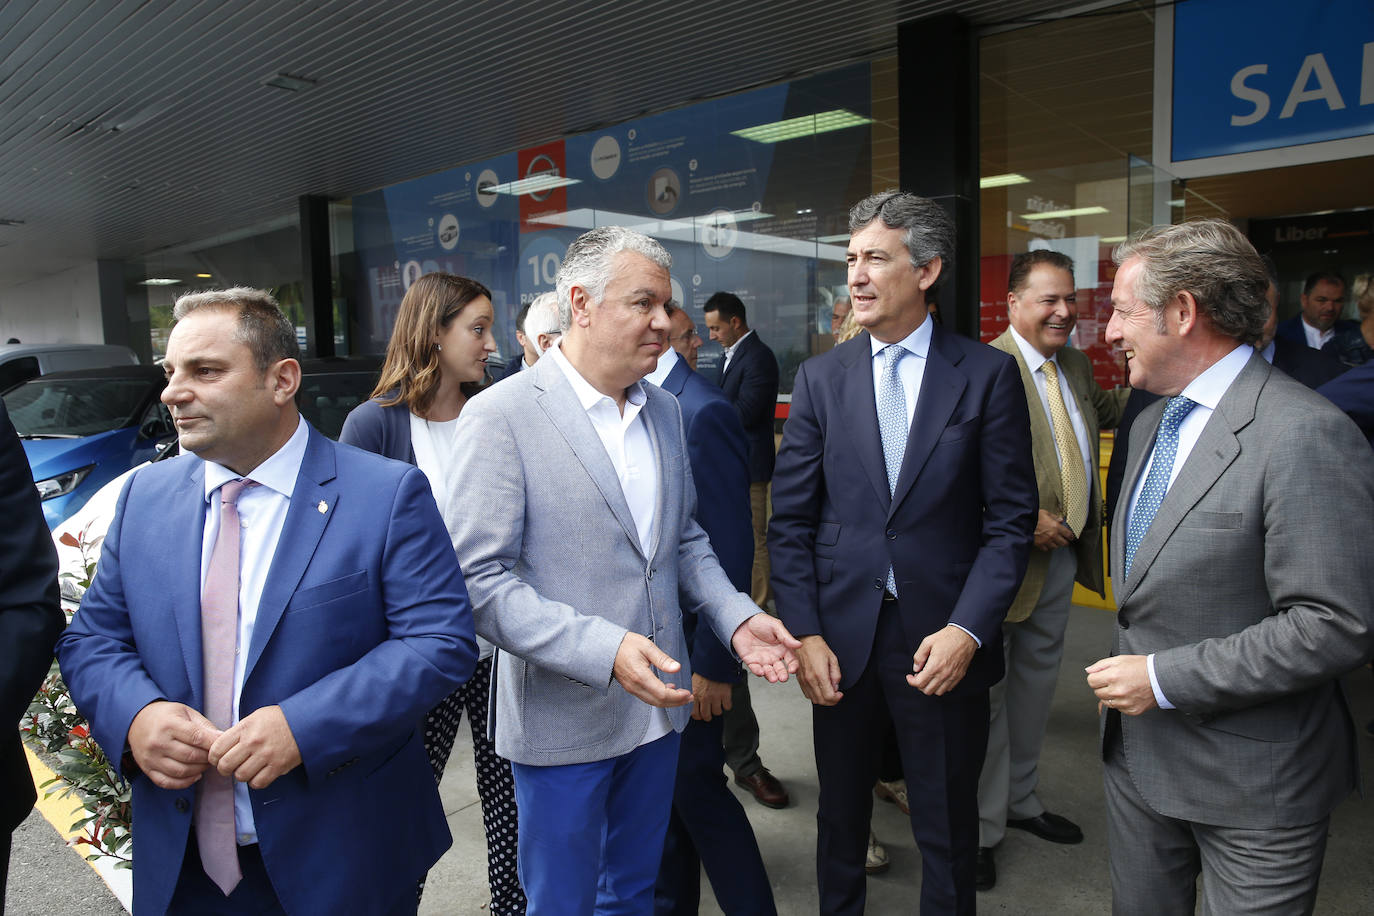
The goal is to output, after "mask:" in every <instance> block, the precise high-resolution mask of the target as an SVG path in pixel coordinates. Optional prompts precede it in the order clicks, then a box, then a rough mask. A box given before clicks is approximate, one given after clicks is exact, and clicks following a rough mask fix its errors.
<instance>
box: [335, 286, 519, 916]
mask: <svg viewBox="0 0 1374 916" xmlns="http://www.w3.org/2000/svg"><path fill="white" fill-rule="evenodd" d="M494 320H495V314H494V312H493V310H492V305H491V292H490V290H488V289H487V288H486V287H485V286H483V285H482V284H481V283H478V282H477V281H476V280H470V279H468V278H466V277H458V276H454V275H453V274H446V273H429V274H425V275H423V276H421V277H419V278H418V279H416V280H415V281H414V282H413V283H412V284H411V285H410V289H408V290H407V291H406V294H405V297H404V298H402V300H401V308H400V311H399V313H398V314H397V316H396V324H395V326H394V327H393V328H392V331H391V341H390V343H389V344H388V345H387V350H386V361H385V363H384V364H383V366H382V374H381V378H380V379H379V380H378V382H377V388H376V390H375V391H373V393H372V397H371V399H370V400H368V401H365V402H363V403H362V404H360V405H358V406H357V407H356V408H354V409H353V411H352V412H350V413H349V415H348V419H346V420H345V421H344V426H343V432H342V434H340V436H339V441H340V442H346V443H348V444H350V445H356V446H358V447H359V448H364V449H367V450H368V451H371V452H376V453H377V454H379V455H385V456H387V457H388V458H395V459H397V460H399V461H406V462H409V463H410V464H413V465H416V466H417V467H419V468H420V470H422V471H424V472H425V476H427V477H428V478H429V484H430V488H431V489H432V490H433V491H434V498H435V501H436V502H437V503H438V505H439V507H440V508H441V509H442V508H443V507H444V506H446V505H448V502H449V501H448V498H447V497H448V492H449V489H450V488H451V487H454V486H460V485H461V481H455V480H453V479H452V477H451V476H450V474H449V467H450V459H451V455H452V453H453V431H454V427H455V426H456V425H457V422H458V414H459V413H460V412H461V411H462V409H463V405H464V404H466V403H467V401H468V398H470V397H472V396H473V395H474V394H476V393H477V392H478V391H480V390H481V387H482V383H483V382H484V381H485V379H486V370H487V359H488V358H489V357H490V356H491V354H492V353H494V352H496V338H495V336H494V335H493V333H492V324H493V323H494ZM415 573H416V575H423V574H424V570H419V569H417V570H416V571H415ZM478 642H479V644H480V647H481V650H482V651H481V659H480V661H479V662H478V664H477V670H476V672H475V673H474V674H473V676H472V679H471V680H469V681H468V682H467V683H466V684H464V685H463V686H462V687H460V688H459V689H458V690H457V691H456V692H454V693H453V694H452V695H451V696H449V697H447V698H445V699H444V700H443V701H442V702H441V703H440V704H439V705H438V706H436V707H434V709H432V710H430V712H429V715H427V716H426V717H425V734H424V742H425V751H426V752H427V753H428V754H429V762H430V765H431V766H432V767H433V768H434V779H435V781H436V782H437V781H439V780H440V779H441V778H442V777H443V775H444V766H445V764H447V763H448V758H449V754H450V752H451V751H452V750H453V740H454V738H455V737H456V736H457V734H458V725H459V722H460V721H461V719H462V714H463V710H464V708H466V709H467V713H468V722H469V724H470V726H471V728H472V744H473V755H474V760H475V763H476V768H477V793H478V796H479V797H480V798H481V801H482V822H483V825H484V826H485V828H486V834H487V879H488V882H489V883H490V886H491V913H492V914H493V916H511V914H523V913H524V912H525V893H524V891H523V890H522V889H521V887H520V880H519V878H518V877H517V876H516V855H515V853H516V845H517V835H516V810H515V783H514V782H513V781H512V779H511V770H510V762H509V761H507V760H504V759H502V758H501V757H498V756H497V754H496V749H495V747H494V746H493V744H492V742H491V741H490V740H488V738H487V699H488V695H489V694H490V692H491V654H492V647H491V644H490V643H487V642H486V641H485V640H482V639H480V638H479V639H478ZM421 890H422V891H423V884H422V885H421Z"/></svg>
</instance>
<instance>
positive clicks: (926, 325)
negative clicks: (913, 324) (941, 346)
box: [868, 315, 935, 359]
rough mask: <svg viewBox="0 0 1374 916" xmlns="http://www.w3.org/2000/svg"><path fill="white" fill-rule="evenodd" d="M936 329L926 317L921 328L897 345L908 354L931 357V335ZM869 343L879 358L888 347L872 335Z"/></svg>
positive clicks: (922, 357) (933, 323) (923, 357)
mask: <svg viewBox="0 0 1374 916" xmlns="http://www.w3.org/2000/svg"><path fill="white" fill-rule="evenodd" d="M934 327H935V322H934V321H932V320H931V318H930V316H929V315H926V320H925V321H922V322H921V326H920V327H918V328H917V329H916V330H914V331H912V332H911V333H910V334H908V335H906V337H904V338H902V339H901V340H899V341H897V343H898V344H899V345H900V346H901V347H903V348H904V349H905V350H906V351H907V352H908V353H911V354H914V355H916V356H919V357H921V359H925V358H926V357H927V356H929V355H930V335H931V333H932V328H934ZM868 342H869V344H870V345H871V346H872V347H873V355H874V356H877V355H878V354H879V353H880V352H882V349H883V348H884V347H886V346H887V344H885V343H883V342H882V341H881V340H879V339H878V338H876V337H873V336H872V335H870V336H869V338H868Z"/></svg>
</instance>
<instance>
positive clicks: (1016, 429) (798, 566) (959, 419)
mask: <svg viewBox="0 0 1374 916" xmlns="http://www.w3.org/2000/svg"><path fill="white" fill-rule="evenodd" d="M869 340H870V338H869V335H868V333H867V332H866V331H865V332H863V333H861V334H859V335H858V336H857V337H855V338H854V339H853V340H850V341H847V342H845V343H842V344H840V345H839V346H837V347H835V349H833V350H830V351H829V352H827V353H823V354H821V355H820V356H816V357H813V358H811V359H809V360H807V361H806V362H805V363H803V364H802V366H801V368H800V369H799V370H798V371H797V380H796V384H795V385H794V386H793V389H792V407H791V414H790V416H789V417H788V420H787V425H786V426H785V427H784V428H783V434H782V447H781V449H780V450H779V452H778V466H777V470H776V473H775V474H774V476H773V520H772V523H771V524H770V526H769V530H768V553H769V557H770V558H771V560H772V564H773V575H772V582H773V591H774V594H775V595H776V596H777V606H778V614H779V615H780V616H781V617H782V620H783V623H785V624H787V628H788V629H789V630H791V631H792V634H793V635H794V636H797V637H801V636H807V635H810V634H813V633H819V634H821V635H822V636H824V637H825V640H826V642H827V643H828V644H829V646H830V649H831V651H833V652H834V653H835V655H836V657H837V658H838V660H839V663H840V677H841V681H840V689H841V690H844V689H847V688H848V687H849V686H850V685H852V684H853V683H854V682H855V681H856V680H857V679H858V677H859V675H860V674H862V673H863V671H864V668H865V667H866V666H867V664H868V659H869V653H870V650H871V649H872V648H873V640H874V635H875V633H876V631H877V625H878V613H879V609H880V607H881V603H882V599H883V592H884V585H885V581H886V578H887V570H888V567H889V566H891V567H892V568H893V569H894V570H895V573H896V579H897V593H898V599H899V600H898V607H899V611H900V613H901V619H902V623H903V625H904V630H905V633H906V637H907V642H908V643H909V645H908V646H907V647H906V651H907V652H908V653H914V652H915V651H916V647H917V646H918V645H919V644H920V642H921V640H922V639H924V638H925V637H926V636H928V635H929V634H931V633H933V632H935V631H936V630H939V629H941V628H942V627H944V626H945V625H947V624H950V623H954V624H958V625H959V626H961V627H963V628H964V629H965V630H967V631H969V632H970V633H972V634H973V635H974V636H976V637H977V638H978V640H979V641H980V642H981V643H982V648H981V649H980V650H979V651H978V652H977V653H976V654H975V655H974V658H973V661H972V662H971V663H970V665H969V668H968V671H967V672H966V673H965V675H964V678H963V680H962V681H960V682H959V684H958V686H957V687H955V688H954V690H955V692H956V693H972V692H976V691H983V690H987V689H988V688H989V687H991V686H992V685H993V684H994V683H996V682H997V681H998V680H999V679H1000V678H1001V677H1002V672H1003V661H1002V648H1001V645H1002V629H1001V625H1002V618H1004V617H1005V616H1006V613H1007V609H1008V608H1009V607H1010V606H1011V602H1012V599H1013V598H1014V597H1015V596H1016V591H1017V589H1018V588H1019V587H1020V585H1021V579H1022V576H1023V575H1024V574H1025V570H1026V561H1027V558H1028V557H1029V555H1030V553H1029V552H1030V546H1031V535H1032V532H1033V531H1034V529H1035V519H1036V515H1037V512H1038V510H1039V493H1038V491H1037V488H1036V482H1035V469H1034V465H1033V463H1032V461H1031V448H1030V443H1031V436H1030V414H1029V413H1028V412H1027V408H1026V394H1025V390H1024V389H1023V388H1022V386H1021V374H1020V370H1019V369H1018V368H1017V366H1016V361H1015V360H1014V359H1012V358H1011V357H1010V356H1008V355H1007V354H1005V353H1002V352H999V351H997V350H994V349H993V348H992V347H989V346H986V345H985V344H981V343H977V342H975V341H971V340H968V339H966V338H963V337H959V336H957V335H955V334H953V333H951V332H949V331H946V330H945V329H943V328H941V327H940V326H939V325H936V326H935V328H934V332H933V334H932V336H931V341H930V353H929V358H928V359H927V361H926V369H925V376H924V379H923V381H922V383H921V391H920V395H919V398H918V400H917V402H916V414H915V416H914V417H913V419H912V423H911V431H910V433H909V437H908V439H907V445H906V451H905V455H904V458H903V461H902V469H901V472H900V474H899V475H898V477H897V488H896V494H895V496H889V492H888V482H887V465H886V463H885V461H884V459H883V447H882V438H881V435H880V434H879V432H878V412H877V406H876V401H875V398H874V394H873V369H872V355H871V349H870V345H869Z"/></svg>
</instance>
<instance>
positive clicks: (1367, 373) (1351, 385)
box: [1317, 363, 1374, 445]
mask: <svg viewBox="0 0 1374 916" xmlns="http://www.w3.org/2000/svg"><path fill="white" fill-rule="evenodd" d="M1317 394H1321V395H1325V396H1326V398H1327V399H1328V400H1329V401H1331V403H1333V404H1335V405H1336V406H1337V407H1339V408H1340V409H1341V410H1343V411H1345V412H1346V413H1347V414H1348V415H1349V416H1350V419H1352V420H1354V421H1355V424H1356V425H1357V426H1359V427H1360V432H1362V433H1364V435H1365V438H1366V439H1368V440H1369V444H1370V445H1374V363H1365V364H1364V365H1363V366H1356V367H1355V368H1354V369H1351V370H1350V371H1349V372H1346V373H1345V374H1344V375H1342V376H1340V377H1339V378H1336V379H1334V380H1332V381H1330V382H1327V383H1326V384H1325V385H1322V386H1321V387H1320V388H1318V389H1317Z"/></svg>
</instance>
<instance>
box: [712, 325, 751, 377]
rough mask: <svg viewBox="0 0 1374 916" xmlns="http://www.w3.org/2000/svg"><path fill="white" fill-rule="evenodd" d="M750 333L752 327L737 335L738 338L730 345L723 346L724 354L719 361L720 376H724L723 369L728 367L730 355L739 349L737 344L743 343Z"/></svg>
mask: <svg viewBox="0 0 1374 916" xmlns="http://www.w3.org/2000/svg"><path fill="white" fill-rule="evenodd" d="M752 333H754V331H753V329H752V328H751V329H750V330H748V331H745V332H744V333H743V334H741V335H740V336H739V338H738V339H737V340H736V341H735V342H734V343H732V344H730V346H728V347H726V348H725V356H724V358H723V359H722V360H721V363H720V375H721V378H724V377H725V370H726V369H729V368H730V357H732V356H734V355H735V351H736V350H738V349H739V345H740V344H742V343H744V338H746V337H748V336H749V335H750V334H752Z"/></svg>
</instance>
